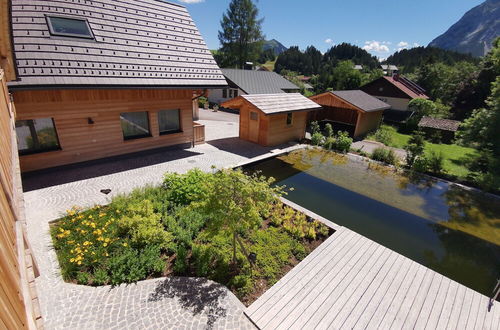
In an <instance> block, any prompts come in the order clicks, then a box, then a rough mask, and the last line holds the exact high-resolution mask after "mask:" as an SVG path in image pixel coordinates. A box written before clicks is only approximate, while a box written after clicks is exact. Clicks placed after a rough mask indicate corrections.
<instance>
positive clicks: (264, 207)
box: [51, 170, 330, 305]
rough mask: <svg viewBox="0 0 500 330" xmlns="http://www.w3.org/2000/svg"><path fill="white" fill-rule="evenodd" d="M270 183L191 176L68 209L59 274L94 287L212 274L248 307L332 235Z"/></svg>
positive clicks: (58, 238) (226, 175) (59, 235)
mask: <svg viewBox="0 0 500 330" xmlns="http://www.w3.org/2000/svg"><path fill="white" fill-rule="evenodd" d="M271 184H272V180H269V179H266V178H264V177H258V176H257V175H252V176H249V175H246V174H244V173H242V172H241V171H235V170H221V171H217V172H215V173H204V172H202V171H200V170H191V171H189V172H188V173H187V174H183V175H179V174H167V175H166V176H165V180H164V182H163V184H162V185H161V186H158V187H146V188H142V189H138V190H135V191H134V192H132V193H131V194H128V195H123V196H118V197H116V198H114V199H113V200H112V202H111V203H110V204H109V205H107V206H99V205H97V206H94V207H92V208H87V209H79V208H73V209H71V210H68V211H67V215H66V216H64V217H63V218H61V219H60V220H59V221H57V222H56V223H55V224H54V225H52V226H51V235H52V240H53V244H54V248H55V250H56V253H57V256H58V260H59V264H60V266H61V274H62V276H63V278H64V279H65V280H66V281H68V282H72V283H78V284H83V285H92V286H100V285H119V284H121V283H132V282H136V281H140V280H145V279H149V278H154V277H159V276H171V275H175V276H195V277H206V278H209V279H211V280H214V281H217V282H219V283H221V284H223V285H226V286H227V287H228V288H229V289H230V290H231V291H233V292H234V293H235V294H236V296H238V297H239V298H240V299H241V300H242V302H243V303H245V304H247V305H248V304H250V303H251V302H252V301H254V300H255V299H256V298H258V296H260V295H261V294H262V293H263V292H264V291H265V290H266V289H267V288H268V287H270V286H271V285H273V284H274V283H275V282H276V281H277V280H279V279H280V278H281V277H282V276H283V275H284V274H285V273H286V272H287V271H288V270H289V269H291V268H292V267H293V266H295V265H296V264H297V263H298V262H299V261H300V260H302V259H303V258H305V257H306V256H307V255H308V254H309V253H310V252H311V251H312V250H313V249H314V248H315V247H317V246H318V245H319V244H321V243H322V242H323V241H324V240H325V239H326V238H327V237H328V236H329V234H330V229H329V228H328V227H326V226H325V225H324V224H322V223H320V222H318V221H314V220H311V219H308V218H306V216H305V215H304V214H303V213H300V212H298V211H295V210H294V209H292V208H290V207H288V206H284V205H283V204H282V203H281V202H280V201H279V198H278V196H279V195H281V194H282V193H283V192H284V191H283V188H282V187H272V186H271ZM236 242H237V243H238V244H236Z"/></svg>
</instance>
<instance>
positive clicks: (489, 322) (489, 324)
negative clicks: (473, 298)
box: [483, 299, 500, 329]
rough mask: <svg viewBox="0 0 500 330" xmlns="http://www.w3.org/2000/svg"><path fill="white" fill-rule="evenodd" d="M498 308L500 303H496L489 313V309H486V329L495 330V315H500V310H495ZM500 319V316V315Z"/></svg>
mask: <svg viewBox="0 0 500 330" xmlns="http://www.w3.org/2000/svg"><path fill="white" fill-rule="evenodd" d="M488 303H489V299H488ZM497 306H498V302H496V303H494V304H493V307H492V308H491V310H490V311H489V312H488V308H487V307H486V316H485V319H484V326H483V328H484V329H493V321H494V320H495V315H498V314H500V309H499V308H495V307H497ZM499 317H500V315H499Z"/></svg>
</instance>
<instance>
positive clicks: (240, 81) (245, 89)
mask: <svg viewBox="0 0 500 330" xmlns="http://www.w3.org/2000/svg"><path fill="white" fill-rule="evenodd" d="M222 74H224V77H225V78H226V80H227V83H228V85H229V88H225V89H222V90H221V89H215V90H211V91H210V93H209V96H208V100H209V101H210V102H213V103H217V104H221V103H223V102H225V101H227V100H230V99H232V98H235V97H238V96H240V95H250V94H277V93H296V92H299V91H300V88H299V87H298V86H297V85H295V84H293V83H291V82H290V81H288V80H287V79H285V78H283V77H282V76H280V75H279V74H277V73H276V72H271V71H255V70H240V69H222Z"/></svg>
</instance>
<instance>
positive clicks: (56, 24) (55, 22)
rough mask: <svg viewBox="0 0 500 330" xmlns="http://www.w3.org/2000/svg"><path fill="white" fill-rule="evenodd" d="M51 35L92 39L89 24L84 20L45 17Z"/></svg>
mask: <svg viewBox="0 0 500 330" xmlns="http://www.w3.org/2000/svg"><path fill="white" fill-rule="evenodd" d="M46 18H47V24H48V25H49V31H50V34H51V35H55V36H66V37H77V38H87V39H94V35H93V34H92V30H91V29H90V25H89V22H87V20H86V19H84V18H72V17H59V16H46Z"/></svg>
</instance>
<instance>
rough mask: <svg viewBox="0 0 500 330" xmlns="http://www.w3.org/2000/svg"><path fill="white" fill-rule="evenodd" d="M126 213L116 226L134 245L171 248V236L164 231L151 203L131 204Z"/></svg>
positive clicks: (146, 201)
mask: <svg viewBox="0 0 500 330" xmlns="http://www.w3.org/2000/svg"><path fill="white" fill-rule="evenodd" d="M127 213H128V214H130V215H127V216H124V217H122V218H121V219H120V220H119V222H118V225H119V227H120V229H121V234H122V235H129V236H130V241H131V242H132V243H133V244H134V245H136V246H138V247H144V246H147V245H150V244H154V245H158V246H160V247H161V248H163V249H168V248H170V249H171V248H172V241H173V236H172V234H171V233H169V232H167V231H166V230H165V229H164V227H163V224H162V221H161V215H160V214H158V213H154V209H153V203H152V202H151V201H149V200H143V201H142V202H141V203H137V204H135V203H134V204H131V205H129V207H128V208H127Z"/></svg>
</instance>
